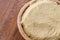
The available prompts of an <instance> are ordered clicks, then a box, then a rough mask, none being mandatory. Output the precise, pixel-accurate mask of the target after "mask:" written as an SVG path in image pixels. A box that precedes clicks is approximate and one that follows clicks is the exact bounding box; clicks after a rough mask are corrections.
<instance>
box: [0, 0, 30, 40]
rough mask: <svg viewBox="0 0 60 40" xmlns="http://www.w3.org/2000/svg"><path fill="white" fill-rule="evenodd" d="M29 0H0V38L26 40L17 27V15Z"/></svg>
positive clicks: (3, 39) (4, 39)
mask: <svg viewBox="0 0 60 40" xmlns="http://www.w3.org/2000/svg"><path fill="white" fill-rule="evenodd" d="M28 1H29V0H0V40H24V39H23V38H22V36H21V35H20V33H19V30H18V28H17V15H18V13H19V11H20V9H21V7H22V6H23V5H24V4H25V3H26V2H28Z"/></svg>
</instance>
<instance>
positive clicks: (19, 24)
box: [17, 0, 34, 40]
mask: <svg viewBox="0 0 60 40" xmlns="http://www.w3.org/2000/svg"><path fill="white" fill-rule="evenodd" d="M32 2H34V0H33V1H30V2H28V3H26V4H25V5H24V6H23V7H22V8H21V10H20V12H19V14H18V18H17V24H18V29H19V32H20V33H21V35H22V36H23V38H24V39H25V40H32V39H30V38H29V37H28V36H27V35H26V34H25V32H24V30H23V27H22V25H21V19H22V15H23V14H24V11H25V10H26V9H27V8H28V7H29V5H30V4H31V3H32Z"/></svg>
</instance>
